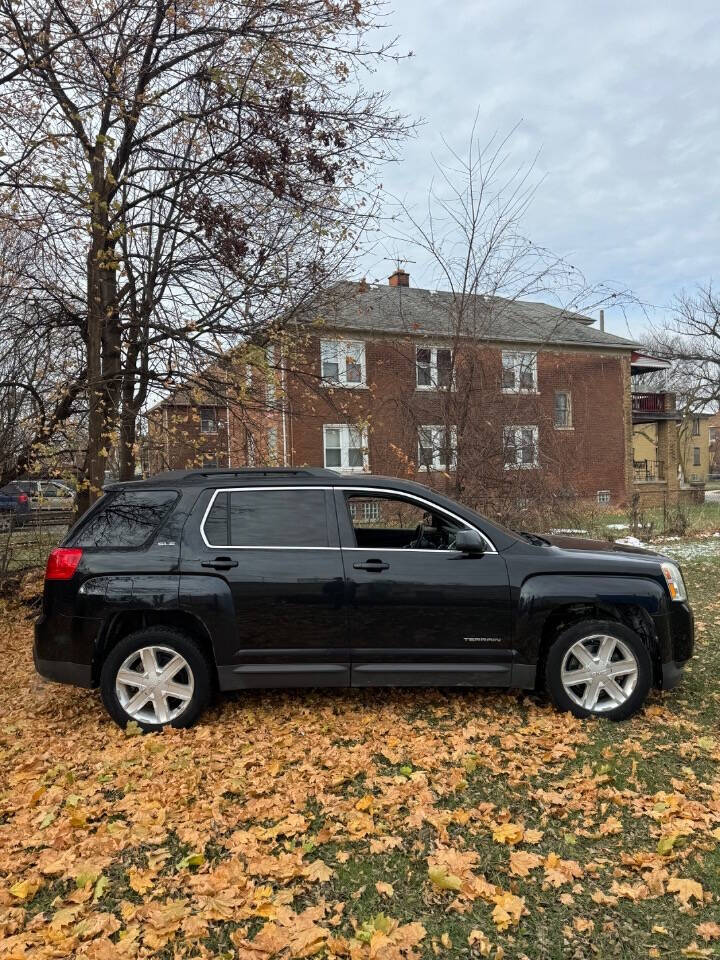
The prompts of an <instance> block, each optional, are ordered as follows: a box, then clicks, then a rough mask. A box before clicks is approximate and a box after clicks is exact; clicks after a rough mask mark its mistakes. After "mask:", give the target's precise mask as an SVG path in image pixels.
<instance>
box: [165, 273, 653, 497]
mask: <svg viewBox="0 0 720 960" xmlns="http://www.w3.org/2000/svg"><path fill="white" fill-rule="evenodd" d="M409 279H410V278H409V276H408V274H407V273H405V272H404V271H402V270H398V271H396V272H395V273H394V274H393V275H392V276H391V277H390V278H389V282H388V284H387V285H384V284H383V285H372V286H371V285H368V284H367V283H365V282H364V281H362V282H360V283H350V282H346V283H342V284H338V285H337V286H335V287H334V288H333V289H332V290H331V291H329V292H328V294H327V295H326V296H325V297H323V298H322V300H320V301H318V303H317V305H316V307H315V309H314V310H313V312H312V314H311V315H308V317H307V319H306V322H304V323H296V324H295V325H294V326H293V328H292V330H285V331H284V333H283V336H282V338H279V339H278V340H277V342H276V343H274V344H273V345H272V346H271V347H270V348H268V349H269V354H268V356H267V364H266V368H265V369H258V368H256V369H255V370H251V369H249V368H248V369H247V370H246V371H244V372H243V373H242V374H241V375H242V378H243V379H244V382H246V383H247V384H248V385H250V386H249V388H248V395H249V396H251V397H252V402H253V413H252V415H248V413H247V403H246V404H245V405H244V407H243V410H242V411H241V412H239V413H238V412H237V411H236V406H237V405H236V404H235V403H229V402H228V403H227V404H218V403H217V399H215V401H214V402H210V400H209V399H207V398H206V399H205V401H203V398H202V397H200V398H198V396H197V393H195V395H194V396H193V397H192V398H191V397H190V395H189V394H188V393H187V391H185V392H183V391H179V392H177V393H176V394H175V395H173V397H171V398H170V399H169V400H168V401H166V402H164V403H163V404H161V405H159V406H158V407H156V408H155V410H154V411H152V412H151V416H150V436H151V439H152V440H153V443H152V444H151V449H154V450H155V456H154V457H153V456H152V455H151V462H150V464H149V467H150V469H151V470H152V471H153V472H154V471H155V470H157V469H162V468H172V467H181V466H186V465H201V464H202V463H205V464H206V465H208V466H216V465H217V466H232V467H235V466H243V465H260V464H271V465H286V466H300V465H303V464H313V465H324V466H326V467H332V468H334V469H338V470H342V471H351V472H357V471H371V472H373V473H381V474H389V475H396V476H408V477H412V478H415V479H419V480H421V481H425V482H429V483H430V484H431V485H432V486H434V487H436V488H440V489H444V490H446V491H447V492H449V493H450V494H451V495H457V496H463V497H464V498H465V499H466V500H467V501H469V502H475V503H478V504H480V503H482V502H484V501H488V500H493V499H495V501H496V502H497V499H498V498H500V499H503V498H511V499H512V500H513V502H517V501H527V500H528V499H531V498H534V497H539V496H547V495H550V496H553V497H557V496H561V497H581V498H590V499H593V500H596V501H597V502H600V503H620V502H625V501H627V499H628V495H629V490H630V487H631V485H632V482H633V464H632V401H631V389H630V383H631V380H630V378H631V373H632V372H633V371H632V363H631V360H632V356H633V351H634V350H635V349H636V347H637V345H636V344H635V343H633V342H632V341H630V340H626V339H624V338H621V337H617V336H614V335H612V334H609V333H606V332H605V331H604V330H601V329H598V328H597V327H595V326H593V321H592V319H591V318H589V317H584V316H581V315H578V314H569V313H567V312H564V311H562V310H560V309H558V308H556V307H553V306H549V305H547V304H542V303H529V302H524V301H508V300H502V299H500V298H495V297H492V298H491V297H483V296H473V297H463V298H459V297H454V296H453V295H452V294H450V293H446V292H442V291H437V292H434V291H430V290H422V289H417V288H412V287H411V286H410V284H409ZM162 444H164V448H162V451H161V452H162V455H161V456H158V455H157V454H158V450H160V449H161V447H162Z"/></svg>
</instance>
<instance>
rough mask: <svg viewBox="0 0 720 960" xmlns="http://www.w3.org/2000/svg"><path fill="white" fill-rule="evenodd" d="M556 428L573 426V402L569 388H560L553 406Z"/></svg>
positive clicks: (566, 428) (564, 428)
mask: <svg viewBox="0 0 720 960" xmlns="http://www.w3.org/2000/svg"><path fill="white" fill-rule="evenodd" d="M553 414H554V423H555V429H556V430H568V429H569V428H570V427H572V404H571V400H570V394H569V393H568V392H567V390H558V392H557V393H556V394H555V405H554V407H553Z"/></svg>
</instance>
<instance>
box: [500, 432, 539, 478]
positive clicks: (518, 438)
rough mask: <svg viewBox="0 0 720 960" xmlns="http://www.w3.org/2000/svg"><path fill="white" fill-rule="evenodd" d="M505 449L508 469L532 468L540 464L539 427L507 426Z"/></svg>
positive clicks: (504, 436) (504, 441) (504, 433)
mask: <svg viewBox="0 0 720 960" xmlns="http://www.w3.org/2000/svg"><path fill="white" fill-rule="evenodd" d="M503 449H504V456H505V469H506V470H515V469H518V470H522V469H524V470H530V469H532V468H533V467H537V466H538V428H537V427H535V426H531V427H516V426H512V427H505V429H504V431H503Z"/></svg>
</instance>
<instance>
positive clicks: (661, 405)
mask: <svg viewBox="0 0 720 960" xmlns="http://www.w3.org/2000/svg"><path fill="white" fill-rule="evenodd" d="M632 410H633V413H664V412H665V394H664V393H633V395H632Z"/></svg>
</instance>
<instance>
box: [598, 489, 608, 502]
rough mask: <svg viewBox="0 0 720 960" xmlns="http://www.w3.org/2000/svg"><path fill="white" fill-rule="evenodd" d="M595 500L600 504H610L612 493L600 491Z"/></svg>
mask: <svg viewBox="0 0 720 960" xmlns="http://www.w3.org/2000/svg"><path fill="white" fill-rule="evenodd" d="M595 499H596V500H597V502H598V503H610V491H609V490H598V492H597V494H596V497H595Z"/></svg>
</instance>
